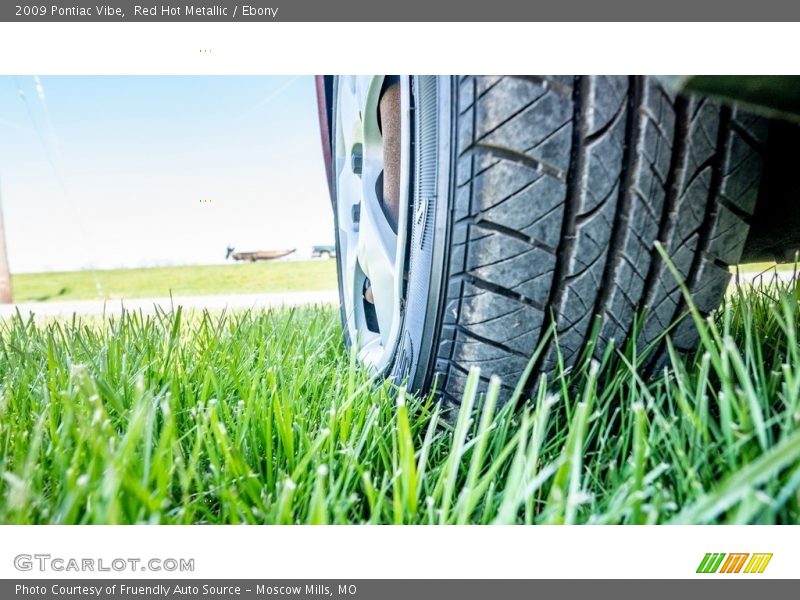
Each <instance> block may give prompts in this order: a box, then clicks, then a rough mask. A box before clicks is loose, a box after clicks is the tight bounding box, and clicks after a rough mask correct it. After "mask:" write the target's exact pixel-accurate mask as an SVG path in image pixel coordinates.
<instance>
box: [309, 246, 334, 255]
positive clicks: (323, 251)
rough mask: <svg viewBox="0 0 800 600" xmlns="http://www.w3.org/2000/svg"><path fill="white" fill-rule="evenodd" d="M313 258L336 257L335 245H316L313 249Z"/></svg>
mask: <svg viewBox="0 0 800 600" xmlns="http://www.w3.org/2000/svg"><path fill="white" fill-rule="evenodd" d="M311 256H312V257H313V258H334V257H335V256H336V247H335V246H314V247H313V248H312V249H311Z"/></svg>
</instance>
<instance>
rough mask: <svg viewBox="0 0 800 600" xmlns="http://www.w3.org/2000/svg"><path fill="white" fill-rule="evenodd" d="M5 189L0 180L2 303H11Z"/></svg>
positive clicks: (0, 274) (0, 287)
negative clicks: (5, 220)
mask: <svg viewBox="0 0 800 600" xmlns="http://www.w3.org/2000/svg"><path fill="white" fill-rule="evenodd" d="M2 199H3V190H2V182H0V304H11V303H12V302H14V295H13V292H12V290H11V271H10V270H9V268H8V252H7V251H6V227H5V224H4V223H3V201H2Z"/></svg>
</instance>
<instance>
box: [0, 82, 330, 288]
mask: <svg viewBox="0 0 800 600" xmlns="http://www.w3.org/2000/svg"><path fill="white" fill-rule="evenodd" d="M0 199H1V201H2V209H3V217H4V221H5V230H6V243H7V248H8V256H9V263H10V267H11V271H12V273H22V272H46V271H62V270H79V269H106V268H119V267H143V266H159V265H180V264H214V263H220V262H224V258H225V248H226V246H228V245H231V246H235V247H236V249H237V250H262V249H263V250H268V249H282V248H296V249H297V252H296V256H297V257H304V256H308V255H309V254H310V252H311V246H312V245H315V244H330V243H333V217H332V212H331V206H330V200H329V197H328V191H327V185H326V182H325V170H324V165H323V162H322V151H321V148H320V140H319V129H318V124H317V113H316V98H315V94H314V81H313V78H312V77H263V76H257V77H231V76H214V77H188V76H187V77H184V76H169V77H166V76H159V77H142V76H133V77H117V76H113V77H112V76H88V77H71V76H70V77H66V76H57V77H44V76H43V77H36V76H27V77H23V76H20V77H0Z"/></svg>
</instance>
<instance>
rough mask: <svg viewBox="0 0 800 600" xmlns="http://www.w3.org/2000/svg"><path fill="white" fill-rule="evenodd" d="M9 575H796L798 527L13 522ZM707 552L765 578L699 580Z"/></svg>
mask: <svg viewBox="0 0 800 600" xmlns="http://www.w3.org/2000/svg"><path fill="white" fill-rule="evenodd" d="M0 539H2V548H0V578H16V577H20V578H81V577H84V578H87V577H88V578H94V577H103V578H109V577H112V578H113V577H116V578H128V577H130V578H136V577H138V578H180V577H183V578H195V579H202V578H225V577H228V578H258V579H264V578H271V579H278V578H320V579H322V578H336V579H342V578H364V579H381V578H399V579H405V578H411V579H416V578H423V579H437V578H452V579H483V578H498V579H500V578H503V579H504V578H518V579H528V578H530V579H537V578H550V579H552V578H572V579H578V578H579V579H586V578H601V579H602V578H631V579H639V578H642V579H644V578H668V579H669V578H675V579H682V578H691V577H703V578H726V577H727V578H750V579H755V578H797V577H798V575H799V574H800V562H799V561H798V560H797V557H798V556H800V552H798V551H800V526H694V527H690V526H649V527H645V526H604V527H601V526H571V527H559V526H527V527H526V526H502V527H501V526H462V527H449V526H438V527H437V526H399V527H387V526H383V527H381V526H350V527H337V526H329V527H312V526H261V527H259V526H245V527H221V526H180V527H179V526H160V527H159V526H146V525H145V526H130V527H123V526H118V527H114V526H100V525H88V526H5V527H0ZM706 552H725V553H733V552H748V553H754V552H771V553H773V554H774V556H773V558H772V560H771V562H770V563H769V565H768V566H767V569H766V570H765V572H764V573H763V574H759V575H746V574H744V573H740V574H738V575H721V574H712V575H697V574H696V572H695V571H696V569H697V566H698V565H699V564H700V561H701V560H702V558H703V556H704V555H705V553H706ZM21 553H28V554H34V553H45V554H50V555H52V556H54V557H55V556H58V557H64V558H70V557H91V558H96V559H99V558H102V559H104V561H105V562H106V564H109V563H110V562H111V560H112V559H114V558H128V557H139V558H167V557H170V558H194V559H195V571H194V572H193V573H182V574H181V573H156V572H147V573H134V574H130V573H67V572H64V573H53V572H50V573H37V572H28V573H23V572H19V571H17V570H16V569H15V568H14V557H15V556H16V555H18V554H21Z"/></svg>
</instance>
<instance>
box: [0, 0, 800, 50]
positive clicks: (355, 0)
mask: <svg viewBox="0 0 800 600" xmlns="http://www.w3.org/2000/svg"><path fill="white" fill-rule="evenodd" d="M798 20H800V3H797V2H787V1H786V0H760V1H759V2H752V1H751V0H728V2H719V1H717V0H699V1H698V0H669V1H664V0H650V1H646V0H645V1H642V0H559V1H557V2H553V1H551V0H537V1H531V0H528V1H525V0H522V1H521V0H491V2H488V1H486V2H483V1H480V0H463V1H461V2H430V1H428V0H405V1H404V2H376V1H375V0H290V1H289V2H285V3H282V2H281V1H280V0H251V1H250V2H238V1H237V2H231V1H230V0H217V1H216V2H208V1H203V0H197V1H188V2H178V1H164V0H161V1H159V0H153V1H150V2H148V1H144V2H143V1H142V0H138V1H136V0H110V1H108V2H98V0H47V1H43V2H36V1H21V0H19V1H14V0H11V1H10V2H6V1H5V0H4V1H3V2H2V3H0V21H12V22H13V21H51V22H52V21H64V22H70V21H72V22H77V21H98V22H113V21H125V22H133V21H136V22H157V21H173V22H178V21H187V22H202V21H206V22H224V21H237V22H242V21H243V22H254V21H260V22H269V21H297V22H312V21H323V22H337V21H342V22H343V21H356V22H374V21H386V22H403V21H413V22H423V21H434V22H446V21H455V22H481V21H487V22H502V21H515V22H519V21H528V22H554V21H592V22H612V21H626V22H630V21H675V22H690V21H704V22H719V21H723V22H733V21H739V22H744V21H760V22H766V21H784V22H785V21H798ZM680 37H681V30H680V26H676V27H675V40H676V42H678V41H679V40H680Z"/></svg>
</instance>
